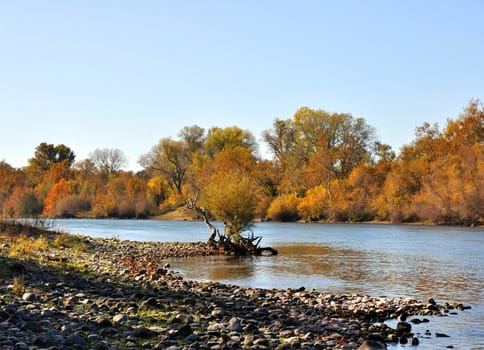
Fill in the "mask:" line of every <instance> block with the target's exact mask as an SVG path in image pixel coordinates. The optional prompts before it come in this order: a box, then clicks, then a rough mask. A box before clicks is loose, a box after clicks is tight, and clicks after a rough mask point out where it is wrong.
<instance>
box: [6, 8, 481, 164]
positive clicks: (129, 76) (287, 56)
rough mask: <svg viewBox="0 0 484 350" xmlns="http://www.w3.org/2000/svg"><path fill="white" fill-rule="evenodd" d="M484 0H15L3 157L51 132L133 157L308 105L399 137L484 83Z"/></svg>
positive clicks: (443, 115)
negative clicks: (186, 136)
mask: <svg viewBox="0 0 484 350" xmlns="http://www.w3.org/2000/svg"><path fill="white" fill-rule="evenodd" d="M483 18H484V1H482V0H474V1H471V0H462V1H457V0H455V1H445V0H444V1H420V0H413V1H397V0H395V1H371V0H369V1H358V0H354V1H336V0H335V1H324V0H319V1H309V0H308V1H295V0H294V1H284V0H277V1H268V0H267V1H266V0H255V1H246V0H244V1H242V0H241V1H222V0H220V1H198V0H197V1H183V0H182V1H142V0H140V1H118V0H116V1H114V0H112V1H97V0H96V1H89V0H82V1H64V0H62V1H61V0H59V1H49V0H46V1H37V0H31V1H22V0H20V1H6V0H5V1H3V0H0V121H1V122H0V160H5V161H6V162H8V163H9V164H11V165H13V166H15V167H20V166H24V165H26V164H27V161H28V159H29V158H31V157H32V156H33V154H34V150H35V147H36V146H37V145H38V144H39V143H41V142H48V143H53V144H60V143H63V144H65V145H67V146H69V147H70V148H71V149H73V150H74V152H75V153H76V155H77V160H82V159H84V158H86V157H87V156H88V154H89V152H92V151H93V150H94V149H96V148H119V149H121V150H122V151H123V152H124V153H125V154H126V155H127V157H128V158H129V168H130V169H139V165H138V164H137V160H138V158H139V156H140V155H141V154H143V153H146V152H148V151H149V150H150V148H151V147H152V146H153V145H155V144H156V143H157V142H158V140H159V139H160V138H162V137H176V135H177V133H178V131H179V130H180V129H181V128H183V127H184V126H189V125H194V124H197V125H199V126H202V127H204V128H210V127H212V126H220V127H225V126H231V125H237V126H239V127H241V128H243V129H248V130H250V131H251V132H252V133H253V134H254V136H255V137H256V138H257V139H258V140H259V141H260V143H261V144H262V141H261V140H260V138H261V133H262V131H263V130H266V129H269V128H271V127H272V124H273V121H274V119H275V118H281V119H287V118H292V117H293V115H294V113H295V112H296V110H297V109H298V108H299V107H302V106H308V107H310V108H314V109H318V108H322V109H325V110H327V111H330V112H347V113H351V114H352V115H353V116H354V117H363V118H365V119H366V120H367V122H368V123H369V124H370V125H372V126H374V127H376V129H377V132H378V135H379V138H380V140H381V141H382V142H385V143H388V144H390V145H391V146H392V147H393V148H394V150H395V151H397V152H398V150H399V148H400V147H401V146H402V145H403V144H407V143H409V142H411V141H412V140H413V138H414V130H415V127H416V126H419V125H421V124H422V123H423V122H425V121H427V122H430V123H434V122H437V123H439V125H440V127H441V128H442V127H443V126H445V124H446V120H447V118H453V119H454V118H456V117H457V116H458V115H459V113H461V112H462V110H463V108H464V107H465V106H466V105H467V104H468V102H469V101H470V99H472V98H479V99H481V101H482V100H483V99H484V21H483Z"/></svg>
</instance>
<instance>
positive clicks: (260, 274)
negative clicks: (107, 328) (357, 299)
mask: <svg viewBox="0 0 484 350" xmlns="http://www.w3.org/2000/svg"><path fill="white" fill-rule="evenodd" d="M54 224H55V226H56V228H60V229H63V230H65V231H67V232H71V233H80V234H84V235H88V236H92V237H102V238H120V239H128V240H136V241H167V242H173V241H178V242H197V241H205V240H206V239H207V238H208V234H209V232H208V230H207V228H206V227H205V226H204V224H203V223H202V222H197V221H154V220H145V221H138V220H126V221H124V220H77V219H70V220H56V221H55V223H54ZM220 229H222V228H220ZM254 233H255V234H256V235H260V236H263V239H262V246H271V247H273V248H276V249H277V250H278V251H279V255H277V256H272V257H249V258H230V257H204V258H184V259H173V260H172V261H171V266H172V269H174V270H175V271H177V272H179V273H180V274H181V275H183V276H184V277H186V278H189V279H194V280H200V281H205V280H212V281H220V282H223V283H228V284H236V285H241V286H249V287H257V288H280V289H285V288H299V287H302V286H304V287H305V288H306V289H318V290H322V291H325V292H328V293H333V294H339V293H359V294H367V295H371V296H388V297H411V298H415V299H418V300H423V301H426V300H427V299H429V298H434V299H435V300H436V301H437V302H439V303H443V302H449V303H452V302H454V301H455V302H459V303H463V304H465V305H470V306H471V307H472V309H470V310H466V311H462V312H459V313H458V315H450V316H448V317H433V318H431V322H430V323H426V324H425V323H424V324H421V325H418V326H417V325H415V326H413V331H414V332H417V333H420V345H419V347H418V349H444V348H448V347H449V346H453V347H454V349H484V298H483V297H484V229H482V228H460V227H441V226H413V225H412V226H410V225H371V224H301V223H284V224H281V223H269V222H264V223H257V225H256V226H255V228H254ZM390 325H392V324H391V323H390ZM392 326H393V325H392ZM427 329H430V331H431V332H432V334H435V333H444V334H447V335H449V336H450V337H449V338H441V337H435V336H430V337H426V336H424V333H425V331H426V330H427ZM405 347H410V346H409V345H407V346H405V345H394V346H392V347H391V348H395V349H397V348H405Z"/></svg>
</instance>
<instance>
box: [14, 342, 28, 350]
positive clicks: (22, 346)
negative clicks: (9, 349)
mask: <svg viewBox="0 0 484 350" xmlns="http://www.w3.org/2000/svg"><path fill="white" fill-rule="evenodd" d="M28 348H29V346H28V345H27V344H26V343H24V342H22V341H19V342H18V343H16V344H15V349H18V350H27V349H28Z"/></svg>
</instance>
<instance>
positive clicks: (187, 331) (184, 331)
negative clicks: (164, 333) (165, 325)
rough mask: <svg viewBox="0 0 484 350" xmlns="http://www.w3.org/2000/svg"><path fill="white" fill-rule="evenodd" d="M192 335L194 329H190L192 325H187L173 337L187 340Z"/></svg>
mask: <svg viewBox="0 0 484 350" xmlns="http://www.w3.org/2000/svg"><path fill="white" fill-rule="evenodd" d="M192 333H193V329H192V327H190V325H188V324H187V325H184V326H183V327H181V328H180V329H179V330H177V331H176V332H175V333H174V334H173V336H174V337H175V338H179V337H181V338H186V337H188V336H189V335H190V334H192Z"/></svg>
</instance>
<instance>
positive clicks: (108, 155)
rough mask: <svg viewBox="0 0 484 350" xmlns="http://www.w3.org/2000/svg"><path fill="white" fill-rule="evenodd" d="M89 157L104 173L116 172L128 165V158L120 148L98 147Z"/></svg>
mask: <svg viewBox="0 0 484 350" xmlns="http://www.w3.org/2000/svg"><path fill="white" fill-rule="evenodd" d="M89 158H90V159H91V161H92V162H93V163H94V166H95V167H96V169H97V170H98V171H99V172H100V173H102V174H113V173H116V172H118V171H119V170H121V169H122V168H124V167H126V166H127V165H128V158H126V156H125V155H124V153H123V151H121V150H120V149H118V148H97V149H95V150H94V151H93V152H91V153H90V154H89ZM86 165H87V164H86Z"/></svg>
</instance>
